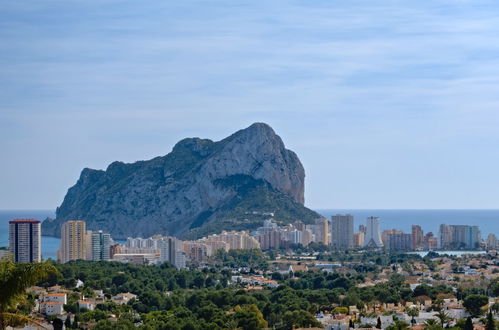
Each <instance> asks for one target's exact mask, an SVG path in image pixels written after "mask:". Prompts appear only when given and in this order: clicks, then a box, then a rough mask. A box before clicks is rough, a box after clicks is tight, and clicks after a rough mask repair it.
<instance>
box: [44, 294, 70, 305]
mask: <svg viewBox="0 0 499 330" xmlns="http://www.w3.org/2000/svg"><path fill="white" fill-rule="evenodd" d="M66 297H67V296H66V294H65V293H60V292H52V293H47V294H46V295H44V296H43V298H42V301H43V302H57V303H61V304H67V298H66Z"/></svg>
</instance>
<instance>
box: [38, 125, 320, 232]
mask: <svg viewBox="0 0 499 330" xmlns="http://www.w3.org/2000/svg"><path fill="white" fill-rule="evenodd" d="M304 179H305V171H304V169H303V166H302V164H301V162H300V160H299V159H298V157H297V156H296V154H295V153H294V152H292V151H290V150H287V149H286V148H285V147H284V143H283V142H282V140H281V138H280V137H279V136H277V135H276V134H275V133H274V131H273V130H272V128H271V127H270V126H268V125H266V124H263V123H255V124H253V125H251V126H250V127H248V128H246V129H243V130H240V131H238V132H236V133H234V134H233V135H231V136H229V137H227V138H225V139H223V140H221V141H218V142H213V141H211V140H207V139H199V138H187V139H184V140H181V141H180V142H178V143H177V144H176V145H175V146H174V148H173V150H172V151H171V153H169V154H167V155H166V156H163V157H156V158H154V159H151V160H148V161H139V162H135V163H132V164H125V163H122V162H113V163H112V164H110V165H109V166H108V168H107V169H106V170H105V171H102V170H93V169H88V168H85V169H84V170H83V171H82V172H81V175H80V178H79V179H78V181H77V182H76V184H75V185H74V186H73V187H71V188H70V189H69V190H68V192H67V194H66V196H65V198H64V201H63V203H62V205H61V206H60V207H58V208H57V211H56V219H55V220H50V221H49V220H46V221H45V222H44V223H43V232H44V235H59V231H60V225H61V224H62V223H63V222H64V221H66V220H70V219H82V220H85V221H87V227H88V228H89V229H91V230H96V229H102V230H106V231H108V232H110V233H111V234H112V236H113V237H114V238H125V237H127V236H142V237H147V236H150V235H153V234H164V235H174V236H179V237H197V236H200V235H205V234H208V233H211V232H217V231H220V230H222V229H226V230H229V229H252V228H254V227H256V226H258V225H260V224H261V222H262V221H263V219H264V218H265V217H268V216H267V215H264V214H263V213H266V212H273V213H274V217H275V219H276V220H277V221H281V222H283V223H287V222H291V221H295V220H302V221H304V222H310V221H312V220H313V219H315V218H317V217H319V215H318V214H317V213H315V212H313V211H311V210H309V209H307V208H305V207H304V206H303V203H304Z"/></svg>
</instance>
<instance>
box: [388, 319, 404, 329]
mask: <svg viewBox="0 0 499 330" xmlns="http://www.w3.org/2000/svg"><path fill="white" fill-rule="evenodd" d="M407 329H409V324H408V323H406V322H402V321H395V322H393V323H392V324H390V325H389V326H388V327H387V328H386V330H407Z"/></svg>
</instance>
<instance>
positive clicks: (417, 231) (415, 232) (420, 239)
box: [412, 225, 424, 250]
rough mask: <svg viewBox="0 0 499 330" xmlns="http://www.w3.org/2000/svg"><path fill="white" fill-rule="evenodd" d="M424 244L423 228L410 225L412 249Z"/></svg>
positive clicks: (419, 247) (417, 248)
mask: <svg viewBox="0 0 499 330" xmlns="http://www.w3.org/2000/svg"><path fill="white" fill-rule="evenodd" d="M423 246H424V234H423V229H421V226H419V225H412V249H413V250H419V249H422V248H423Z"/></svg>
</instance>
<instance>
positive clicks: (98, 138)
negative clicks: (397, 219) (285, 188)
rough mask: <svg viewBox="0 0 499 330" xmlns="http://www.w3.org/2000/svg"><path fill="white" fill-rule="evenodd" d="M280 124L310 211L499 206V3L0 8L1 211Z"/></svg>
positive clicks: (51, 204) (54, 200)
mask: <svg viewBox="0 0 499 330" xmlns="http://www.w3.org/2000/svg"><path fill="white" fill-rule="evenodd" d="M256 121H261V122H267V123H268V124H270V125H271V126H272V127H274V129H275V130H276V132H277V133H278V134H279V135H280V136H281V137H282V138H283V140H284V142H285V144H286V145H287V147H288V148H290V149H292V150H294V151H295V152H296V153H297V154H298V156H299V157H300V159H301V160H302V162H303V164H304V166H305V170H306V173H307V179H306V204H307V205H308V206H309V207H312V208H499V175H498V173H497V172H498V170H499V152H498V146H499V3H498V2H497V1H480V0H473V1H464V0H463V1H459V0H452V1H414V0H410V1H409V0H408V1H375V0H369V1H354V0H345V1H310V0H303V1H236V0H227V1H127V2H124V1H103V0H98V1H97V0H82V1H63V0H60V1H42V0H37V1H18V0H12V1H10V0H3V1H1V2H0V155H1V159H0V208H1V209H39V208H55V207H56V206H58V205H59V204H60V203H61V201H62V199H63V197H64V195H65V193H66V190H67V189H68V188H69V187H70V186H71V185H73V184H74V182H75V181H76V180H77V178H78V176H79V173H80V170H81V169H82V168H84V167H91V168H98V169H102V168H105V167H106V166H107V165H108V164H109V163H110V162H112V161H114V160H122V161H126V162H131V161H135V160H141V159H149V158H152V157H154V156H158V155H164V154H166V153H168V152H169V151H170V150H171V148H172V146H173V145H174V144H175V142H177V141H178V140H179V139H181V138H183V137H188V136H199V137H205V138H211V139H214V140H218V139H221V138H223V137H225V136H227V135H229V134H231V133H232V132H234V131H236V130H238V129H240V128H243V127H246V126H248V125H250V124H251V123H253V122H256Z"/></svg>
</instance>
